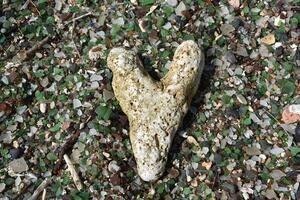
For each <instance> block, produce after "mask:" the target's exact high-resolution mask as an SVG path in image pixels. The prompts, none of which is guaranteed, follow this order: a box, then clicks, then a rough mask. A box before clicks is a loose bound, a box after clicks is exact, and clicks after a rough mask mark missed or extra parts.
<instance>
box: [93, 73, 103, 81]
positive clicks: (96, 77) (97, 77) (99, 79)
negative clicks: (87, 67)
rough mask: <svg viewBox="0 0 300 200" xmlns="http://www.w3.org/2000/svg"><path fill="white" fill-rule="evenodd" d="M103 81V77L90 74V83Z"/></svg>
mask: <svg viewBox="0 0 300 200" xmlns="http://www.w3.org/2000/svg"><path fill="white" fill-rule="evenodd" d="M102 80H103V77H102V76H101V75H98V74H92V76H91V78H90V81H91V82H93V81H102Z"/></svg>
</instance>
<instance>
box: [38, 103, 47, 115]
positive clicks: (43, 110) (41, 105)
mask: <svg viewBox="0 0 300 200" xmlns="http://www.w3.org/2000/svg"><path fill="white" fill-rule="evenodd" d="M46 107H47V105H46V104H45V103H40V111H41V113H45V112H46Z"/></svg>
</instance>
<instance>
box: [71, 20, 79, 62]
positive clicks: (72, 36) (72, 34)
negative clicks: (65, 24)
mask: <svg viewBox="0 0 300 200" xmlns="http://www.w3.org/2000/svg"><path fill="white" fill-rule="evenodd" d="M74 29H75V21H73V25H72V30H71V40H72V42H73V44H74V46H75V50H76V53H77V55H78V57H79V58H80V57H81V55H80V52H79V50H78V48H77V46H76V43H75V41H74Z"/></svg>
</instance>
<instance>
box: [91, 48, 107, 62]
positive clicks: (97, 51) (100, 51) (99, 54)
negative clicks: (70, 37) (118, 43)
mask: <svg viewBox="0 0 300 200" xmlns="http://www.w3.org/2000/svg"><path fill="white" fill-rule="evenodd" d="M105 50H106V47H105V46H104V45H102V44H99V45H97V46H95V47H92V48H91V49H90V50H89V58H90V60H92V61H97V60H98V59H100V58H103V57H104V51H105Z"/></svg>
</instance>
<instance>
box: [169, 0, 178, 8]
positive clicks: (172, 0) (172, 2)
mask: <svg viewBox="0 0 300 200" xmlns="http://www.w3.org/2000/svg"><path fill="white" fill-rule="evenodd" d="M177 3H178V2H177V0H167V4H168V5H169V6H172V7H175V6H177Z"/></svg>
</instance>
